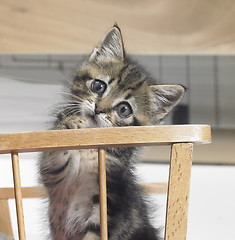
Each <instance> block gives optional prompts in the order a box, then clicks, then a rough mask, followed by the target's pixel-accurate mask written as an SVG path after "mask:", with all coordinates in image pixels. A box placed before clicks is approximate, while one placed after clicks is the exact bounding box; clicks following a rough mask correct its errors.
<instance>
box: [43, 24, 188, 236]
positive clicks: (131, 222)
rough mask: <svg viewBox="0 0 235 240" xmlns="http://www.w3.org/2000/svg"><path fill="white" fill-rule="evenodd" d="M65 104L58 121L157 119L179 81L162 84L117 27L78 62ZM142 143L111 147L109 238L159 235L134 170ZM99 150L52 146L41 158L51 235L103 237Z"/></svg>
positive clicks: (62, 125) (110, 123) (64, 124)
mask: <svg viewBox="0 0 235 240" xmlns="http://www.w3.org/2000/svg"><path fill="white" fill-rule="evenodd" d="M68 89H69V91H68V93H66V94H65V101H64V103H63V104H62V105H61V106H58V109H57V112H56V118H55V121H54V123H53V129H76V128H92V127H116V126H140V125H152V124H157V123H158V122H159V121H160V120H161V119H162V118H163V117H164V116H165V115H166V114H167V113H168V112H169V111H170V110H171V109H172V108H173V107H174V106H175V105H176V104H177V103H178V102H179V101H180V99H181V97H182V96H183V93H184V88H183V87H181V86H179V85H156V84H154V81H153V80H152V79H151V78H150V77H149V75H148V74H146V72H145V71H144V70H143V69H142V68H141V67H140V66H139V65H138V64H136V63H134V62H132V61H131V60H130V59H129V58H128V57H127V56H126V54H125V51H124V48H123V41H122V36H121V32H120V29H119V28H118V27H117V26H114V27H113V28H111V29H110V30H109V31H108V33H107V34H106V35H105V37H104V38H103V40H102V42H101V43H100V44H99V45H98V46H97V47H96V48H95V50H94V51H93V53H92V54H91V55H90V57H89V59H88V60H87V61H85V62H84V64H83V65H82V66H81V67H80V68H79V70H78V71H77V74H76V76H75V78H74V80H73V82H72V83H71V85H70V86H69V87H68ZM138 152H139V149H138V148H118V149H106V160H107V161H106V162H107V163H106V165H107V191H108V194H107V196H108V229H109V239H110V240H118V239H123V240H139V239H141V240H143V239H146V240H148V239H149V240H157V239H159V237H158V236H157V235H158V231H157V229H155V228H154V227H153V226H152V225H151V223H150V214H149V209H148V206H147V203H146V196H145V193H144V191H143V190H142V189H141V188H140V186H139V185H138V184H137V180H136V176H135V174H134V169H135V163H136V161H137V160H138ZM97 164H98V160H97V151H96V150H79V151H62V152H45V153H43V154H42V156H41V158H40V162H39V170H40V177H41V181H42V183H43V184H44V186H45V187H46V189H47V192H48V195H49V210H48V215H49V216H48V217H49V222H50V232H51V238H52V239H54V240H55V239H56V240H73V239H74V240H75V239H76V240H80V239H81V240H96V239H100V237H99V235H100V219H99V186H98V167H97V166H98V165H97Z"/></svg>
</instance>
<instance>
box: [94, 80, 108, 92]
mask: <svg viewBox="0 0 235 240" xmlns="http://www.w3.org/2000/svg"><path fill="white" fill-rule="evenodd" d="M106 88H107V85H106V83H105V82H103V81H100V80H97V79H96V80H94V81H93V82H92V84H91V90H92V92H94V93H98V94H102V93H104V91H105V90H106Z"/></svg>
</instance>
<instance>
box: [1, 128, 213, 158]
mask: <svg viewBox="0 0 235 240" xmlns="http://www.w3.org/2000/svg"><path fill="white" fill-rule="evenodd" d="M210 141H211V130H210V126H208V125H169V126H167V125H165V126H146V127H117V128H90V129H76V130H72V129H70V130H52V131H40V132H26V133H9V134H0V154H3V153H11V152H12V151H15V152H18V153H23V152H38V151H52V150H67V149H88V148H111V147H120V146H122V147H130V146H131V147H135V146H153V145H170V144H172V143H178V142H181V143H183V142H185V143H187V142H191V143H208V142H210Z"/></svg>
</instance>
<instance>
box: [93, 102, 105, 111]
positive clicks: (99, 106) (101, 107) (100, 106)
mask: <svg viewBox="0 0 235 240" xmlns="http://www.w3.org/2000/svg"><path fill="white" fill-rule="evenodd" d="M100 113H105V108H104V107H103V106H102V105H100V104H98V103H96V104H95V114H100Z"/></svg>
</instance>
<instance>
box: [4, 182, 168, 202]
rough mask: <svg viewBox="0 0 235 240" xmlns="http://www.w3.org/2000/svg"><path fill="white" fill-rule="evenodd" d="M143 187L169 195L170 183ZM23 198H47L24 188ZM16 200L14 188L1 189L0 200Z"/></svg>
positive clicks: (34, 189) (39, 190) (43, 193)
mask: <svg viewBox="0 0 235 240" xmlns="http://www.w3.org/2000/svg"><path fill="white" fill-rule="evenodd" d="M141 186H142V187H143V188H144V189H146V191H147V193H149V194H162V193H167V188H168V183H142V184H141ZM21 190H22V198H46V197H47V193H46V191H45V190H44V188H42V187H22V188H21ZM12 198H15V193H14V188H0V200H6V199H12Z"/></svg>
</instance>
